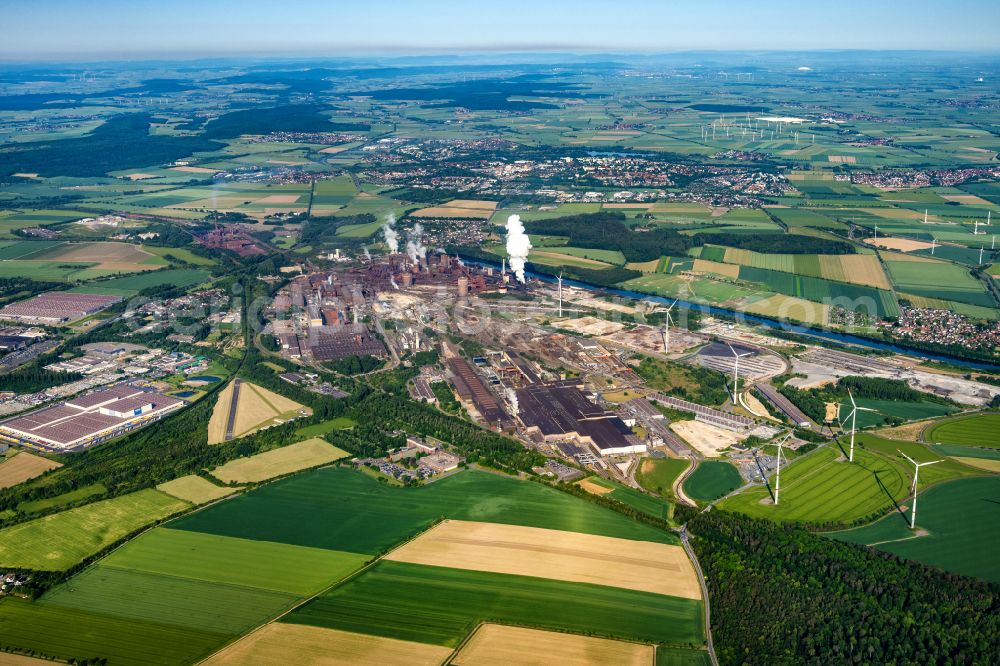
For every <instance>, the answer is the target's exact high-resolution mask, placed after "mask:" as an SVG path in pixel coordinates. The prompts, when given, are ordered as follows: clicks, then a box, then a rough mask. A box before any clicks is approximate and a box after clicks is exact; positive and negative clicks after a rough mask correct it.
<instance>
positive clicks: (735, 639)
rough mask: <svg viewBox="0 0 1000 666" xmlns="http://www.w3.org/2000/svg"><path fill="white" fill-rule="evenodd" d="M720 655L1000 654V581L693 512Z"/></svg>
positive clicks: (943, 659)
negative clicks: (982, 579)
mask: <svg viewBox="0 0 1000 666" xmlns="http://www.w3.org/2000/svg"><path fill="white" fill-rule="evenodd" d="M688 528H689V530H690V531H691V533H692V535H693V538H692V544H693V546H694V549H695V552H696V553H697V555H698V559H699V561H700V563H701V567H702V569H703V570H704V573H705V577H706V580H707V583H708V591H709V597H710V598H711V600H712V634H713V638H714V641H715V647H716V652H717V654H718V657H719V663H720V664H725V665H728V664H766V665H768V666H772V665H774V664H817V665H821V664H822V665H828V664H862V663H864V664H914V665H918V664H919V665H924V664H996V663H1000V643H998V642H997V640H996V637H997V636H998V635H1000V586H998V585H995V584H991V583H987V582H984V581H979V580H976V579H973V578H965V577H962V576H957V575H953V574H947V573H944V572H941V571H939V570H937V569H933V568H931V567H927V566H924V565H921V564H917V563H915V562H908V561H903V560H901V559H899V558H897V557H895V556H893V555H889V554H886V553H882V552H878V551H875V550H873V549H869V548H865V547H863V546H856V545H853V544H846V543H842V542H839V541H834V540H832V539H827V538H824V537H821V536H817V535H814V534H811V533H809V532H807V531H805V530H802V529H797V528H794V527H788V526H781V525H777V524H775V523H772V522H769V521H766V520H756V519H753V518H747V517H745V516H741V515H736V514H730V513H726V512H723V511H717V510H716V511H711V512H707V513H702V514H699V515H698V516H697V517H696V518H694V519H693V520H691V521H690V522H689V523H688Z"/></svg>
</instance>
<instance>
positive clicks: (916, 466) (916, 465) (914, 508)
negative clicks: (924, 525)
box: [896, 449, 944, 530]
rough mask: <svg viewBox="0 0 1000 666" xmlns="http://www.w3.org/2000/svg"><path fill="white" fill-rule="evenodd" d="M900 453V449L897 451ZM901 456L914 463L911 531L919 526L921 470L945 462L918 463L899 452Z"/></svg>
mask: <svg viewBox="0 0 1000 666" xmlns="http://www.w3.org/2000/svg"><path fill="white" fill-rule="evenodd" d="M896 450H897V451H899V449H896ZM899 455H901V456H903V457H904V458H906V459H907V460H909V461H910V462H911V463H913V488H912V492H913V504H912V506H911V507H910V508H911V511H910V529H911V530H912V529H914V528H915V527H916V526H917V476H918V475H919V474H920V468H921V467H924V466H926V465H933V464H934V463H939V462H944V461H943V460H931V461H928V462H923V463H918V462H917V461H916V460H914V459H913V458H911V457H910V456H908V455H906V454H905V453H903V452H902V451H899Z"/></svg>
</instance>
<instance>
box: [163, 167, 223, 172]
mask: <svg viewBox="0 0 1000 666" xmlns="http://www.w3.org/2000/svg"><path fill="white" fill-rule="evenodd" d="M170 170H171V171H182V172H184V173H218V171H219V170H218V169H207V168H205V167H196V166H176V167H170Z"/></svg>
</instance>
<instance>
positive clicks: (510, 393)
mask: <svg viewBox="0 0 1000 666" xmlns="http://www.w3.org/2000/svg"><path fill="white" fill-rule="evenodd" d="M507 400H508V401H509V402H510V407H511V409H513V410H514V415H515V416H516V415H518V414H520V413H521V406H520V405H519V404H518V402H517V392H516V391H514V389H512V388H508V389H507Z"/></svg>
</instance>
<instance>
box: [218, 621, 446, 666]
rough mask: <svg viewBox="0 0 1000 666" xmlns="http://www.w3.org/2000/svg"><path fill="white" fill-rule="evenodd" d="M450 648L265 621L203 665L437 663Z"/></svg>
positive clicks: (427, 665) (399, 665)
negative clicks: (255, 629) (265, 623)
mask: <svg viewBox="0 0 1000 666" xmlns="http://www.w3.org/2000/svg"><path fill="white" fill-rule="evenodd" d="M451 652H452V650H451V648H447V647H441V646H438V645H428V644H426V643H413V642H410V641H400V640H396V639H394V638H382V637H381V636H368V635H366V634H355V633H351V632H349V631H339V630H337V629H324V628H322V627H311V626H309V625H305V624H283V623H279V622H274V623H272V624H268V625H265V626H263V627H261V628H260V629H258V630H257V631H255V632H253V633H252V634H250V635H248V636H245V637H244V638H242V639H240V640H239V641H237V642H235V643H233V644H232V645H229V646H227V647H225V648H223V649H222V650H220V651H219V652H216V653H215V654H214V655H212V656H211V657H209V658H208V659H206V660H205V661H203V662H201V663H202V664H204V666H242V665H243V664H254V665H255V666H286V665H287V664H296V665H297V666H335V665H339V664H345V665H346V664H360V665H361V666H366V665H367V666H410V665H411V664H412V665H413V666H432V665H435V666H436V665H437V664H441V663H444V661H445V660H446V659H447V658H448V656H449V655H451Z"/></svg>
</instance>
